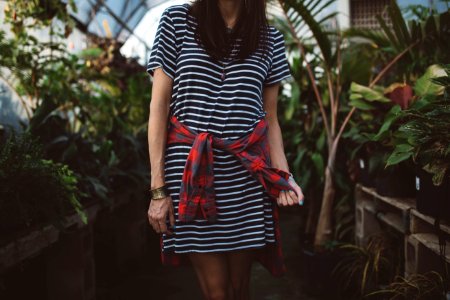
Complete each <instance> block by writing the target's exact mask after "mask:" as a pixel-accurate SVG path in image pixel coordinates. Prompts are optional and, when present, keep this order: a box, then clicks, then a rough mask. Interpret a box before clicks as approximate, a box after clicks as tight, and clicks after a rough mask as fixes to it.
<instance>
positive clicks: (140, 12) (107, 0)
mask: <svg viewBox="0 0 450 300" xmlns="http://www.w3.org/2000/svg"><path fill="white" fill-rule="evenodd" d="M163 2H166V0H121V1H118V0H75V4H76V6H77V12H74V13H73V16H74V17H75V18H76V19H77V20H78V21H79V22H80V23H81V25H82V26H83V27H84V28H85V29H86V31H88V32H90V33H92V34H95V35H97V36H101V37H109V38H114V39H116V40H117V41H119V42H122V43H124V42H125V41H126V40H127V39H128V37H129V36H130V35H131V34H133V31H134V29H135V27H136V26H137V25H138V24H139V22H140V21H141V19H142V18H143V17H144V15H145V14H146V13H147V12H148V11H149V10H150V9H152V8H153V7H155V6H157V5H159V4H161V3H163Z"/></svg>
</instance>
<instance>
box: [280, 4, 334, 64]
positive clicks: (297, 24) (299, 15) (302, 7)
mask: <svg viewBox="0 0 450 300" xmlns="http://www.w3.org/2000/svg"><path fill="white" fill-rule="evenodd" d="M334 2H335V0H328V1H325V2H324V1H321V0H309V1H298V0H287V1H284V2H283V3H282V4H281V6H282V9H283V10H284V11H286V12H287V17H288V18H289V20H290V22H291V23H292V24H293V26H294V28H295V31H296V34H297V36H298V37H302V36H304V33H303V31H304V29H305V27H307V28H308V29H309V30H310V31H311V33H312V35H313V36H314V39H315V40H316V43H317V45H318V47H319V49H320V52H321V54H322V59H323V61H324V62H325V65H326V66H327V67H330V66H331V65H332V53H331V49H332V47H331V41H330V39H329V37H328V35H327V33H326V32H325V31H324V30H323V28H322V26H323V24H324V22H326V21H327V20H329V19H330V18H332V17H334V15H335V13H334V12H333V13H330V14H327V15H325V16H323V17H322V18H321V19H320V21H318V20H317V16H318V15H319V14H320V13H321V12H322V11H324V10H325V9H326V8H328V7H329V6H330V5H331V4H333V3H334Z"/></svg>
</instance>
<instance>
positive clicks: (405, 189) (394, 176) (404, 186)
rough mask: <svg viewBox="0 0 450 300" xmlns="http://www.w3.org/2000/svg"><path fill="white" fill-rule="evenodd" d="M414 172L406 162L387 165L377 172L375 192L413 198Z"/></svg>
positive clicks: (387, 195) (388, 195) (414, 193)
mask: <svg viewBox="0 0 450 300" xmlns="http://www.w3.org/2000/svg"><path fill="white" fill-rule="evenodd" d="M414 182H415V172H414V169H413V168H410V167H409V166H408V165H406V164H402V163H400V164H398V165H393V166H389V167H388V168H386V169H382V170H380V171H379V172H378V174H377V177H376V179H375V189H376V191H377V193H378V194H379V195H381V196H385V197H399V198H405V197H408V198H414V197H415V196H416V190H415V184H414Z"/></svg>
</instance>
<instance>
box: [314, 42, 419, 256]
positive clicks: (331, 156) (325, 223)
mask: <svg viewBox="0 0 450 300" xmlns="http://www.w3.org/2000/svg"><path fill="white" fill-rule="evenodd" d="M417 44H418V42H415V43H413V44H411V45H410V46H408V47H407V48H406V49H405V50H403V51H402V52H400V53H399V54H397V56H395V57H394V58H393V59H392V60H391V61H390V62H389V63H388V64H387V65H386V66H385V67H384V68H383V70H381V72H380V73H379V74H378V76H376V77H375V78H374V79H373V80H372V82H371V83H370V84H369V87H373V86H374V85H375V84H376V83H377V82H378V81H379V80H380V79H381V78H383V76H384V75H385V74H386V73H387V71H388V70H389V69H390V68H391V67H392V66H393V65H394V64H395V63H396V62H397V61H398V60H399V59H400V58H401V57H402V56H403V55H405V54H406V53H408V52H409V50H411V48H413V47H414V46H415V45H417ZM355 110H356V107H352V109H351V110H350V111H349V112H348V113H347V115H346V116H345V119H344V122H342V124H341V127H340V128H339V132H338V134H337V135H336V137H334V139H333V141H332V146H331V147H330V148H329V151H328V160H327V166H326V169H325V186H324V193H323V198H322V206H321V209H320V214H319V219H318V222H317V228H316V235H315V238H314V246H315V247H316V249H320V248H321V247H323V245H324V244H325V242H326V241H329V240H330V239H331V235H332V222H331V216H332V210H333V203H334V195H335V186H334V182H333V179H334V167H335V164H336V153H337V147H338V144H339V141H340V138H341V136H342V133H343V132H344V129H345V127H346V125H347V124H348V122H349V120H350V118H351V116H352V115H353V113H354V112H355Z"/></svg>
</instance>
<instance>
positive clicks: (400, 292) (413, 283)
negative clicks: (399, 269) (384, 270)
mask: <svg viewBox="0 0 450 300" xmlns="http://www.w3.org/2000/svg"><path fill="white" fill-rule="evenodd" d="M446 292H447V287H446V283H445V281H444V280H443V278H442V276H441V275H440V274H439V273H437V272H434V271H431V272H428V273H425V274H413V275H410V276H409V277H407V278H405V277H402V276H397V277H396V278H395V280H394V281H393V282H392V283H390V284H389V286H388V287H386V288H384V289H381V290H378V291H376V292H373V293H370V294H369V295H367V298H377V299H379V298H378V297H380V296H382V297H383V298H382V299H388V300H445V299H447V297H446Z"/></svg>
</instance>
